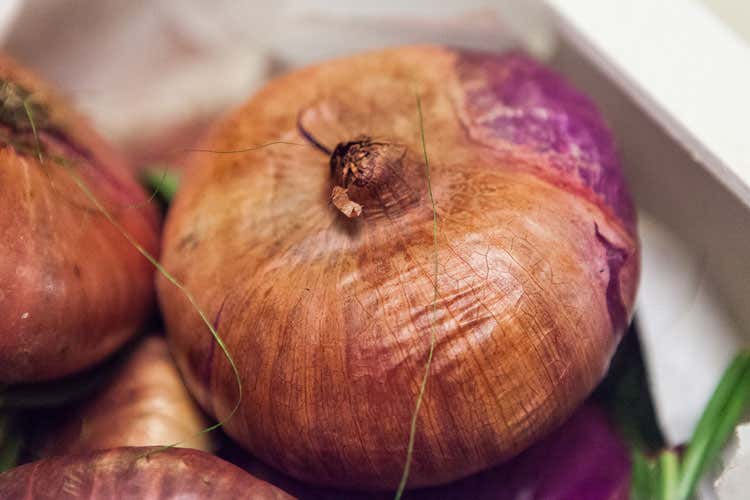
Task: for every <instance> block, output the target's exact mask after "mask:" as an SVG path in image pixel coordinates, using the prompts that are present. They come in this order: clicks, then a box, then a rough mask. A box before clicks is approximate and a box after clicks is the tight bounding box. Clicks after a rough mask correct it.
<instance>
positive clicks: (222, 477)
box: [0, 448, 293, 500]
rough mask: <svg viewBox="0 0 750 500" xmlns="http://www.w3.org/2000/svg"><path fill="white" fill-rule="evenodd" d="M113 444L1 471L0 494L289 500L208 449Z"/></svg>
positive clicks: (56, 499)
mask: <svg viewBox="0 0 750 500" xmlns="http://www.w3.org/2000/svg"><path fill="white" fill-rule="evenodd" d="M154 450H156V448H115V449H111V450H103V451H95V452H89V453H80V454H74V455H65V456H60V457H53V458H47V459H43V460H40V461H37V462H32V463H29V464H26V465H22V466H20V467H16V468H15V469H11V470H9V471H7V472H5V473H2V474H0V498H1V499H8V500H10V499H16V498H33V499H35V500H42V499H50V500H52V499H54V500H59V499H71V500H72V499H76V500H84V499H91V500H94V499H97V500H98V499H138V500H142V499H143V500H146V499H148V500H167V499H171V498H175V499H176V498H179V499H196V500H197V499H203V498H214V499H227V500H229V499H232V500H234V499H237V498H253V499H259V500H264V499H287V498H293V497H291V496H289V495H287V494H286V493H284V492H283V491H281V490H279V489H278V488H276V487H275V486H272V485H270V484H268V483H266V482H264V481H261V480H260V479H257V478H255V477H253V476H251V475H250V474H248V473H247V472H245V471H243V470H242V469H240V468H238V467H235V466H234V465H232V464H230V463H228V462H225V461H223V460H221V459H219V458H217V457H215V456H213V455H211V454H209V453H205V452H202V451H198V450H191V449H184V448H172V449H169V450H164V451H159V452H157V453H152V454H150V455H146V453H148V452H149V451H154Z"/></svg>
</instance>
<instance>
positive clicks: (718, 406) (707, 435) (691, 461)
mask: <svg viewBox="0 0 750 500" xmlns="http://www.w3.org/2000/svg"><path fill="white" fill-rule="evenodd" d="M749 391H750V352H747V351H744V352H741V353H740V354H738V355H737V356H736V357H735V359H734V360H733V361H732V363H731V365H730V366H729V368H727V370H726V371H725V372H724V375H723V376H722V378H721V380H720V382H719V384H718V386H717V387H716V390H715V391H714V394H713V396H712V397H711V399H710V401H709V403H708V405H707V406H706V409H705V411H704V412H703V416H701V419H700V421H699V422H698V425H697V426H696V428H695V431H694V433H693V437H692V438H691V440H690V444H689V445H688V447H687V450H686V451H685V456H684V459H683V461H682V467H681V470H680V484H679V488H678V496H677V498H680V499H688V498H691V496H692V494H693V491H694V490H695V486H696V485H697V484H698V481H699V480H700V478H701V476H702V475H703V473H704V472H705V469H706V467H707V466H708V465H709V464H710V463H711V462H713V460H714V459H715V458H716V456H717V455H718V453H719V451H720V450H721V448H722V446H723V444H724V442H725V441H726V439H727V437H728V436H729V434H730V433H731V432H732V429H734V427H735V426H736V425H737V422H738V421H739V419H740V417H741V416H742V412H743V410H744V408H745V407H746V406H747V403H748V399H749V398H750V394H748V392H749Z"/></svg>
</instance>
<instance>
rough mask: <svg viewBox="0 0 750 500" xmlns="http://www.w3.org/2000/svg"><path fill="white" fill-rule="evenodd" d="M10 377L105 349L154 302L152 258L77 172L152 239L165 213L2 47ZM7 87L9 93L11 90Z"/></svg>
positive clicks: (5, 358)
mask: <svg viewBox="0 0 750 500" xmlns="http://www.w3.org/2000/svg"><path fill="white" fill-rule="evenodd" d="M0 84H1V85H2V88H3V89H4V91H6V94H7V93H8V92H7V89H9V88H10V89H13V90H12V91H10V92H11V93H12V92H21V93H23V95H26V94H28V95H29V96H30V97H29V99H28V102H29V105H30V107H31V109H32V116H33V117H34V121H35V124H36V127H37V129H38V133H39V140H40V145H41V150H42V160H41V161H40V159H39V158H38V155H37V148H36V144H35V139H34V137H33V134H32V131H31V127H30V124H29V121H28V117H27V116H26V115H25V113H24V110H23V106H21V105H20V104H19V102H20V101H19V100H18V99H14V98H11V99H9V100H7V101H6V100H3V101H2V102H0V106H2V117H1V118H2V119H0V132H1V135H0V190H1V191H2V192H1V193H0V214H2V216H1V217H0V234H2V239H0V316H2V318H3V322H2V326H0V383H3V384H13V383H22V382H34V381H41V380H49V379H53V378H57V377H61V376H64V375H68V374H71V373H74V372H77V371H80V370H83V369H85V368H87V367H90V366H92V365H93V364H95V363H97V362H99V361H101V360H102V359H104V358H105V357H106V356H108V355H109V354H111V353H112V352H114V351H115V350H116V349H117V348H119V347H120V346H121V345H123V344H124V343H125V342H126V341H127V340H128V339H129V338H131V337H132V336H133V334H134V333H135V332H136V330H137V328H138V327H139V326H140V325H141V324H142V323H143V322H144V320H145V319H146V317H147V316H148V315H149V314H150V312H151V311H152V310H153V303H154V290H153V269H152V267H151V265H150V264H149V263H148V262H147V261H146V260H145V259H144V258H143V257H142V256H141V255H140V254H139V253H138V252H137V251H136V249H135V248H133V246H132V245H130V244H129V243H127V241H126V240H125V238H124V237H123V236H122V234H121V233H120V232H118V231H117V229H115V227H113V226H112V224H110V223H109V222H108V221H107V220H106V219H105V217H104V216H103V215H102V214H101V213H100V212H99V211H98V210H97V209H96V208H95V206H94V205H93V203H92V202H91V201H90V200H89V199H88V198H87V197H86V196H85V195H84V193H83V192H82V191H81V189H79V187H78V186H77V185H76V184H75V182H74V180H73V178H72V177H71V175H70V172H75V174H76V175H78V176H79V177H80V178H81V179H82V180H83V182H85V183H86V185H87V186H88V187H89V188H90V189H91V191H92V192H93V193H94V195H95V196H96V197H97V199H98V200H99V201H100V202H101V203H102V205H103V206H104V207H105V208H106V209H107V210H109V211H110V212H111V213H112V215H113V216H114V217H115V218H116V219H117V221H118V222H119V223H120V224H121V225H122V226H123V227H124V229H125V230H126V231H127V232H128V233H130V234H131V235H132V236H133V238H134V239H135V240H136V241H138V242H139V243H140V244H141V245H143V247H144V248H145V249H146V250H148V251H150V252H154V253H158V232H159V225H160V223H159V216H158V213H157V211H156V208H155V207H154V206H153V204H150V203H146V198H147V197H146V193H145V192H144V191H143V189H142V188H141V187H140V186H139V185H138V183H137V182H136V181H135V179H134V178H133V177H132V172H130V171H129V170H128V168H127V167H126V165H125V164H124V162H123V161H122V160H121V159H120V158H119V157H118V156H117V154H115V152H114V151H113V150H112V149H110V147H109V146H107V145H106V144H105V143H104V142H103V140H102V139H101V138H100V137H99V136H98V135H97V134H96V133H95V132H94V131H93V130H91V128H90V127H89V126H88V124H87V123H86V122H85V120H84V119H83V118H82V117H80V116H79V115H77V114H75V113H74V112H73V111H72V110H71V109H70V108H69V107H68V105H67V103H66V102H64V101H63V100H62V99H61V98H59V97H58V96H56V95H55V94H54V91H52V90H51V89H50V88H49V87H48V86H47V85H45V84H44V83H42V82H40V81H39V79H38V78H36V77H35V76H33V75H32V74H30V73H28V72H27V71H26V70H24V69H23V68H21V67H20V66H19V65H17V64H16V63H14V62H13V61H11V60H9V59H7V58H5V57H4V56H0ZM6 94H4V97H7V95H6Z"/></svg>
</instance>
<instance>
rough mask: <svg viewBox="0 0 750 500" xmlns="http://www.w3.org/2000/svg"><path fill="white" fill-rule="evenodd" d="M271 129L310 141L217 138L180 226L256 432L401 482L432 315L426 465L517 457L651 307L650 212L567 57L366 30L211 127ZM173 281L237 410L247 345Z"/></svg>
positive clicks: (313, 472) (180, 325)
mask: <svg viewBox="0 0 750 500" xmlns="http://www.w3.org/2000/svg"><path fill="white" fill-rule="evenodd" d="M417 93H418V94H419V96H420V99H421V105H422V108H423V112H424V113H423V114H424V130H425V136H426V147H427V150H428V155H429V158H430V165H431V179H432V180H431V185H432V190H433V193H434V197H435V201H436V207H437V216H438V237H437V240H438V241H437V260H438V277H437V288H438V298H437V301H436V303H435V305H434V306H433V296H434V287H435V279H434V270H433V269H434V268H433V266H434V259H435V250H434V242H433V225H432V224H433V220H432V217H433V211H432V207H431V204H430V200H429V196H428V190H427V181H426V178H425V165H424V161H423V157H422V143H421V139H420V123H419V119H418V114H417V105H416V94H417ZM271 141H289V142H293V143H295V144H301V145H288V144H276V145H271V146H267V147H264V148H261V149H256V150H252V151H248V152H245V153H236V154H210V153H197V154H196V155H195V156H194V158H193V160H192V165H191V167H190V168H189V169H188V174H187V176H186V179H185V181H184V183H183V185H182V187H181V190H180V192H179V193H178V195H177V197H176V200H175V202H174V204H173V206H172V208H171V210H170V213H169V215H168V220H167V224H166V228H165V234H164V236H163V240H162V242H163V247H164V253H163V261H164V264H165V265H166V267H167V269H168V270H169V271H170V272H172V273H174V275H175V276H176V277H177V278H178V279H179V280H181V281H182V282H183V283H184V284H185V285H186V286H187V288H188V289H189V290H191V291H192V293H193V294H194V295H195V297H196V300H197V301H198V303H199V304H201V306H202V307H203V308H204V309H205V311H206V312H207V314H208V316H209V317H210V318H215V322H216V325H217V328H218V332H219V335H221V337H222V338H223V339H224V341H225V342H226V344H227V347H228V349H229V351H230V352H231V354H232V355H233V356H234V358H235V360H236V361H237V364H238V367H239V371H240V376H241V378H242V380H243V391H244V392H243V394H242V406H241V408H240V411H239V412H238V414H236V415H235V416H234V417H233V418H232V419H231V420H230V421H229V422H227V424H226V426H225V428H226V431H227V433H228V434H229V435H230V436H231V437H232V438H234V439H235V440H236V441H237V442H239V443H240V444H242V445H243V446H244V447H245V448H246V449H248V450H249V451H251V452H252V453H253V454H254V455H255V456H257V457H259V458H260V459H261V460H263V461H265V462H267V463H268V464H270V465H272V466H274V467H276V468H278V469H280V470H283V471H285V472H286V473H288V474H290V475H292V476H293V477H296V478H298V479H301V480H303V481H307V482H311V483H316V484H321V485H327V486H334V487H338V488H346V489H364V490H388V489H395V487H396V485H397V484H398V481H399V478H400V477H401V474H402V470H403V468H404V460H405V457H406V450H407V444H408V438H409V425H410V420H411V418H412V414H413V412H414V407H415V401H416V399H417V394H418V391H419V385H420V382H421V379H422V374H423V372H424V368H425V364H426V361H427V357H428V353H429V351H430V343H431V340H430V339H431V334H432V333H434V335H435V339H436V343H435V350H434V359H433V363H432V367H431V371H430V374H429V380H428V383H427V389H426V393H425V395H424V399H423V405H422V407H421V410H420V413H419V417H418V421H417V427H416V435H415V445H414V458H413V463H412V465H411V471H410V479H409V486H410V487H420V486H429V485H436V484H442V483H446V482H449V481H452V480H455V479H458V478H461V477H465V476H467V475H470V474H473V473H475V472H477V471H480V470H483V469H485V468H488V467H491V466H493V465H496V464H499V463H501V462H503V461H506V460H508V459H510V458H512V457H513V456H515V455H517V454H518V453H519V452H521V451H522V450H524V449H526V448H527V447H528V446H530V445H531V444H532V443H534V442H535V441H537V440H538V439H540V438H541V437H543V436H545V435H547V434H548V433H549V432H550V431H551V430H553V429H554V428H555V427H556V426H558V425H560V424H561V423H562V422H563V421H564V420H565V419H566V418H567V417H569V416H570V415H571V414H572V412H573V411H574V410H575V408H576V407H577V406H578V405H579V404H580V403H581V402H582V401H583V399H584V398H585V397H586V396H587V395H588V394H589V393H590V391H591V390H592V389H593V388H594V386H595V385H596V384H597V383H598V382H599V380H600V379H601V378H602V377H603V375H604V373H605V371H606V369H607V367H608V364H609V360H610V358H611V355H612V353H613V351H614V349H615V347H616V345H617V343H618V341H619V339H620V337H621V335H622V333H623V331H624V329H625V326H626V325H627V323H628V322H629V319H630V316H631V313H632V308H633V301H634V296H635V291H636V285H637V278H638V269H639V249H638V241H637V236H636V230H635V219H634V216H633V213H634V212H633V207H632V204H631V201H630V198H629V195H628V192H627V188H626V185H625V182H624V180H623V177H622V173H621V171H620V166H619V163H618V161H617V158H616V156H615V153H614V146H613V142H612V138H611V136H610V133H609V132H608V130H607V129H606V127H605V125H604V124H603V122H602V120H601V118H600V116H599V114H598V112H597V111H596V109H595V108H594V106H593V105H592V103H591V102H589V101H588V99H586V98H585V97H583V96H582V95H581V94H579V93H578V92H576V91H575V90H573V89H572V88H570V87H569V86H568V84H567V83H566V82H564V81H563V80H562V78H561V77H559V76H558V75H556V74H554V73H553V72H551V71H550V70H548V69H546V68H544V67H543V66H542V65H540V64H539V63H537V62H535V61H534V60H532V59H531V58H529V57H527V56H525V55H523V54H519V53H510V54H501V55H497V54H487V53H475V52H464V51H458V50H453V49H448V48H442V47H405V48H396V49H390V50H386V51H382V52H375V53H368V54H363V55H358V56H354V57H350V58H346V59H341V60H336V61H332V62H327V63H323V64H321V65H318V66H313V67H310V68H306V69H303V70H300V71H297V72H295V73H292V74H290V75H287V76H285V77H282V78H279V79H277V80H274V81H273V82H271V83H270V84H269V85H268V86H266V87H265V88H264V89H263V90H261V91H260V92H259V93H258V94H257V95H256V96H255V97H254V98H253V99H251V100H250V101H249V102H248V103H247V104H245V105H244V106H242V107H241V108H240V109H238V110H237V111H236V112H234V113H233V114H232V115H230V116H229V117H228V118H227V119H226V120H224V121H223V122H222V123H220V124H219V125H217V127H216V129H215V130H214V133H213V135H212V137H211V139H210V140H209V141H208V142H207V145H206V148H208V149H211V150H217V151H231V150H238V149H242V148H247V147H249V146H252V145H259V144H264V143H268V142H271ZM352 166H354V167H356V168H351V167H352ZM342 193H343V194H345V195H346V196H342ZM357 207H359V209H358V208H357ZM157 289H158V292H159V298H160V303H161V305H162V310H163V314H164V318H165V322H166V325H167V332H168V336H169V339H170V344H171V346H172V348H173V353H174V355H175V359H176V361H177V364H178V366H179V367H180V369H181V371H182V373H183V376H184V378H185V380H186V384H187V386H188V388H189V389H190V390H191V392H192V393H193V394H194V395H195V396H196V398H197V399H198V401H199V402H200V403H201V404H202V406H203V407H204V409H206V411H208V412H209V413H211V414H213V415H214V416H216V418H219V419H223V418H225V417H226V416H227V415H228V414H229V412H230V411H231V409H232V407H233V406H234V404H235V402H236V400H237V384H236V381H235V378H234V375H233V374H232V371H231V369H230V366H229V364H228V363H227V360H226V359H225V358H224V356H223V355H222V353H221V350H219V349H218V348H217V347H215V344H214V340H213V339H212V338H211V336H210V335H209V334H208V332H207V331H206V329H205V327H204V326H202V325H201V321H200V318H199V317H198V315H197V314H196V313H195V311H194V310H192V308H191V306H190V304H189V303H188V301H187V300H186V299H185V298H184V296H182V295H181V294H180V293H179V292H178V291H177V290H175V289H174V288H173V287H171V286H170V284H169V283H168V282H167V281H166V280H164V279H161V278H159V279H158V283H157Z"/></svg>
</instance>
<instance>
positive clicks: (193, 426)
mask: <svg viewBox="0 0 750 500" xmlns="http://www.w3.org/2000/svg"><path fill="white" fill-rule="evenodd" d="M56 412H57V413H58V414H59V410H56ZM60 417H61V418H60ZM58 420H59V423H57V422H55V423H53V422H47V433H46V436H44V437H43V438H42V442H41V443H40V444H39V445H38V446H37V447H38V448H40V449H41V453H40V454H41V455H42V456H49V455H65V454H71V453H81V452H85V451H93V450H103V449H107V448H118V447H121V446H167V445H172V444H175V443H179V444H178V446H181V447H185V448H195V449H199V450H204V451H211V449H212V448H213V446H212V443H211V437H210V435H209V434H208V433H203V432H201V431H202V430H203V429H205V428H206V427H208V426H209V425H210V424H209V422H208V421H207V420H206V418H205V417H204V415H203V414H202V412H201V411H200V409H199V408H198V407H197V405H196V404H195V402H194V401H193V399H192V398H191V397H190V394H188V392H187V390H186V389H185V386H184V385H183V384H182V380H181V378H180V374H179V373H178V372H177V368H176V367H175V365H174V363H173V362H172V358H171V356H170V355H169V351H168V349H167V343H166V342H165V341H164V339H163V338H162V337H156V336H149V337H146V338H144V339H143V340H141V341H140V342H139V343H138V344H137V345H136V346H135V348H134V349H133V352H132V353H130V354H129V355H128V357H127V359H126V360H125V361H124V362H123V364H122V366H119V367H118V368H117V370H116V371H115V373H114V374H112V379H111V380H110V381H109V382H108V383H107V384H106V385H105V386H104V387H103V388H102V389H101V390H100V391H99V392H97V393H96V394H95V395H94V396H93V397H92V398H91V399H90V400H88V401H86V402H84V403H81V404H77V405H75V406H74V407H72V408H70V409H68V411H66V412H65V413H64V415H62V416H58Z"/></svg>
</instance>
